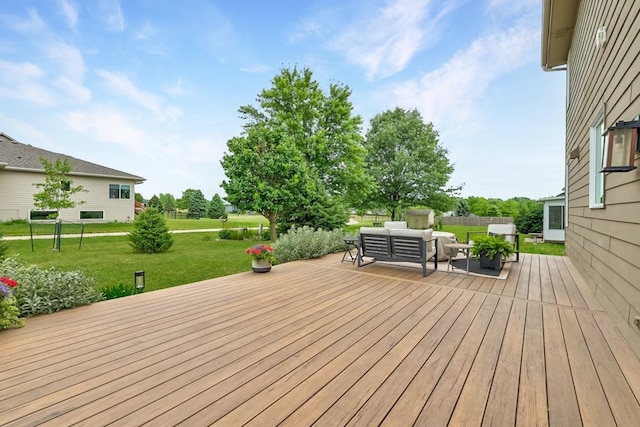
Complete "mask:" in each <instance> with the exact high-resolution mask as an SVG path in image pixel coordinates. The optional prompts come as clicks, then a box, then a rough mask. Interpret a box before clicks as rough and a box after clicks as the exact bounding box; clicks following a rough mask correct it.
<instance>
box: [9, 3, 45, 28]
mask: <svg viewBox="0 0 640 427" xmlns="http://www.w3.org/2000/svg"><path fill="white" fill-rule="evenodd" d="M27 15H28V16H27V17H26V18H23V17H21V16H15V15H5V14H0V25H2V27H4V28H10V29H12V30H13V31H17V32H19V33H34V32H38V31H42V30H44V29H46V28H47V25H46V24H45V23H44V21H43V20H42V18H40V15H39V14H38V11H37V10H35V9H32V8H29V9H27Z"/></svg>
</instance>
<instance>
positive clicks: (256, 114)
mask: <svg viewBox="0 0 640 427" xmlns="http://www.w3.org/2000/svg"><path fill="white" fill-rule="evenodd" d="M350 95H351V89H349V87H347V86H345V85H342V84H338V83H332V84H330V86H329V90H328V93H325V92H324V91H323V90H322V89H321V88H320V86H319V84H318V82H317V81H315V80H314V79H313V74H312V72H311V70H310V69H308V68H303V69H301V70H299V69H298V68H297V67H294V68H293V69H288V68H284V69H282V70H281V72H280V74H278V75H277V76H275V77H274V78H273V80H272V87H270V88H268V89H264V90H263V91H262V92H260V94H258V96H257V101H258V104H259V105H258V106H257V107H256V106H253V105H246V106H242V107H240V109H239V112H240V115H241V118H243V119H244V120H245V121H246V123H245V126H244V128H245V131H248V130H250V129H252V128H254V127H255V126H260V127H262V128H266V129H270V130H273V131H278V132H284V133H285V134H286V135H287V136H288V137H289V138H290V139H291V141H292V142H293V143H294V145H295V147H296V148H297V149H298V151H299V153H300V155H301V156H302V160H303V161H304V162H305V163H306V165H307V167H308V169H309V173H310V174H311V175H312V176H313V177H314V178H315V179H317V180H319V184H318V185H317V187H318V189H324V191H326V192H327V194H328V196H329V197H335V198H339V199H340V202H345V203H346V204H347V205H349V206H357V205H361V204H362V199H363V196H364V195H366V194H367V192H368V191H369V189H370V187H371V185H370V182H371V180H370V179H368V178H367V174H366V168H365V163H364V159H365V157H364V154H365V153H364V149H363V146H362V143H363V141H362V136H361V126H362V119H361V118H360V116H358V115H354V114H353V105H352V104H351V102H350V101H349V97H350ZM299 208H302V206H300V207H299Z"/></svg>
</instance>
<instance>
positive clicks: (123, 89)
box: [96, 70, 180, 121]
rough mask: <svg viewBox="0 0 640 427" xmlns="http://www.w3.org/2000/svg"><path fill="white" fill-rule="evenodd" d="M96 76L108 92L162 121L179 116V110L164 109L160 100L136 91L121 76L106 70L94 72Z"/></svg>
mask: <svg viewBox="0 0 640 427" xmlns="http://www.w3.org/2000/svg"><path fill="white" fill-rule="evenodd" d="M96 74H98V76H100V77H102V79H103V80H104V81H105V82H106V83H107V87H108V88H109V89H110V90H112V91H113V92H115V93H116V94H118V95H121V96H124V97H125V98H128V99H129V100H130V101H131V102H133V103H134V104H137V105H139V106H141V107H143V108H145V109H147V110H149V111H151V112H153V113H154V114H156V115H157V116H158V117H159V118H161V119H162V120H165V119H168V120H172V121H175V120H176V119H177V118H178V116H179V115H180V110H178V109H177V108H173V107H165V106H164V102H163V101H162V99H161V98H159V97H157V96H155V95H153V94H150V93H147V92H144V91H142V90H140V89H138V87H136V85H135V84H134V83H133V82H132V81H131V80H129V78H128V77H126V76H125V75H123V74H120V73H112V72H111V71H107V70H96Z"/></svg>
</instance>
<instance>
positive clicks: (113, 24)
mask: <svg viewBox="0 0 640 427" xmlns="http://www.w3.org/2000/svg"><path fill="white" fill-rule="evenodd" d="M100 9H101V11H102V13H103V16H102V19H103V20H104V22H105V24H107V28H108V29H109V31H113V32H116V33H120V32H122V31H124V29H125V28H126V23H125V20H124V16H123V15H122V8H121V7H120V1H119V0H100Z"/></svg>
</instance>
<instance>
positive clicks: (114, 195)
mask: <svg viewBox="0 0 640 427" xmlns="http://www.w3.org/2000/svg"><path fill="white" fill-rule="evenodd" d="M109 198H110V199H130V198H131V186H130V185H125V184H109Z"/></svg>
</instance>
